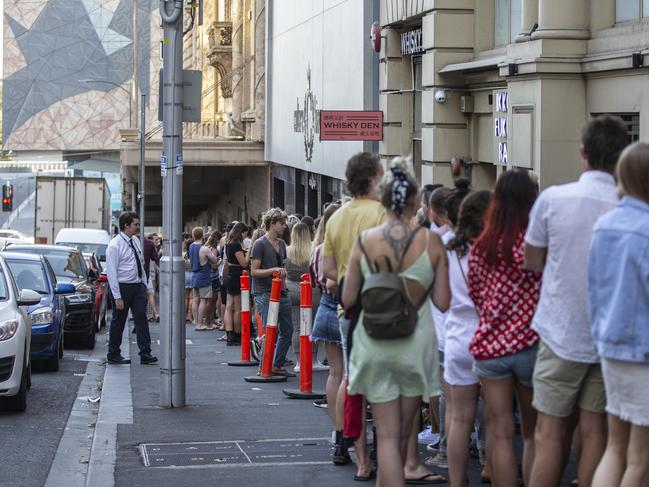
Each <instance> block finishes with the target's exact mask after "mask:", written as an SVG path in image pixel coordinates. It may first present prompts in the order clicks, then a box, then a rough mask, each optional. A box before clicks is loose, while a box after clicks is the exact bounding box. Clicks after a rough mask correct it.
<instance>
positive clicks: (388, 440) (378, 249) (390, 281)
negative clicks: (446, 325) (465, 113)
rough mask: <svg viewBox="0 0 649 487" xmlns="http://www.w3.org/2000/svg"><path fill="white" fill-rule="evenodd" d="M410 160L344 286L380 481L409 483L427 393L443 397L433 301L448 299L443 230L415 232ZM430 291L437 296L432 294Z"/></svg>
mask: <svg viewBox="0 0 649 487" xmlns="http://www.w3.org/2000/svg"><path fill="white" fill-rule="evenodd" d="M408 166H409V161H407V160H405V159H403V158H395V159H394V160H393V161H392V163H391V166H390V170H389V171H387V172H386V174H385V176H384V178H383V182H382V185H381V203H382V204H383V206H384V207H385V208H386V210H387V213H386V221H385V223H384V224H383V225H381V226H378V227H375V228H372V229H369V230H367V231H365V232H363V234H362V235H361V236H360V237H359V238H358V240H357V241H356V244H355V245H354V248H353V249H352V252H351V254H350V257H349V262H348V270H347V274H346V278H345V283H344V287H343V292H342V302H343V305H344V307H345V308H351V307H353V306H354V305H355V304H356V303H357V302H360V305H361V309H362V312H361V315H360V317H359V319H358V325H357V326H356V329H355V330H354V332H353V342H354V346H353V347H352V350H351V355H350V361H349V393H350V394H362V395H364V396H366V397H367V400H368V402H369V403H370V404H371V405H372V411H373V416H374V425H375V427H376V433H377V437H378V438H377V440H378V463H379V465H380V466H381V468H380V470H379V475H378V481H377V485H378V486H390V487H392V486H398V485H403V484H404V482H405V481H411V480H420V479H405V478H404V473H403V472H404V461H405V457H406V451H407V446H408V437H409V434H410V432H411V429H412V424H413V420H414V418H415V414H416V412H417V410H418V408H419V405H420V403H421V400H422V397H423V398H426V399H428V398H429V397H433V396H435V395H439V391H440V380H439V358H438V356H437V354H436V353H435V352H436V351H437V343H436V341H437V339H436V337H435V333H434V330H433V328H432V327H431V326H430V323H431V321H432V317H431V311H430V306H423V304H424V303H425V302H426V301H427V300H428V299H429V298H430V297H432V300H433V302H434V304H435V305H436V306H437V307H438V308H439V309H440V310H442V311H444V310H446V309H447V308H448V306H449V302H450V291H449V285H448V268H447V260H446V252H445V250H444V247H443V245H442V243H441V240H440V238H439V237H438V236H437V235H434V234H432V233H431V232H429V231H427V230H426V229H422V228H418V229H415V230H411V229H410V227H409V225H408V223H409V221H410V219H411V218H412V217H413V216H414V215H415V213H416V210H417V207H418V203H419V188H418V186H417V182H416V180H415V178H414V176H413V174H412V172H411V170H410V168H409V167H408ZM431 293H432V295H431Z"/></svg>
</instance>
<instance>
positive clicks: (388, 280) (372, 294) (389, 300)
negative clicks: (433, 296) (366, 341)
mask: <svg viewBox="0 0 649 487" xmlns="http://www.w3.org/2000/svg"><path fill="white" fill-rule="evenodd" d="M417 232H418V230H416V231H414V232H412V233H411V234H410V237H409V238H408V242H407V243H406V247H405V249H404V251H403V254H402V255H401V258H400V259H399V263H398V265H397V268H396V269H393V268H392V263H391V262H390V259H389V258H388V257H387V256H382V257H383V258H384V259H385V262H386V264H387V267H388V270H387V271H379V267H378V265H376V262H375V263H374V264H372V262H371V261H370V259H369V257H368V256H367V253H366V252H365V248H364V247H363V242H362V240H361V237H360V235H359V237H358V245H359V247H360V249H361V252H363V255H364V256H365V259H366V260H367V264H368V266H369V268H370V271H372V273H371V274H370V275H368V276H366V277H365V280H364V282H363V286H362V288H361V294H360V297H361V300H360V301H361V307H362V309H363V327H364V328H365V331H366V332H367V334H368V335H369V336H370V337H371V338H374V339H377V340H387V339H393V338H405V337H407V336H409V335H411V334H412V333H413V332H414V331H415V328H416V327H417V318H418V311H419V308H420V307H421V306H422V305H423V304H424V302H425V301H426V299H427V298H428V296H429V295H430V292H431V290H432V286H433V285H432V284H431V286H430V287H429V288H428V289H427V290H426V293H425V294H424V296H423V298H422V299H421V301H420V302H419V303H416V304H413V303H412V302H411V301H410V297H409V296H408V290H407V289H406V283H405V280H404V278H403V277H401V276H400V275H399V272H401V266H402V265H403V258H404V256H405V255H406V253H407V251H408V249H409V248H410V244H411V243H412V241H413V239H414V237H415V235H416V234H417Z"/></svg>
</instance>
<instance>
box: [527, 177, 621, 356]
mask: <svg viewBox="0 0 649 487" xmlns="http://www.w3.org/2000/svg"><path fill="white" fill-rule="evenodd" d="M617 202H618V196H617V191H616V187H615V180H614V179H613V176H612V175H610V174H608V173H605V172H602V171H586V172H584V173H583V174H582V175H581V177H580V178H579V181H577V182H575V183H570V184H564V185H561V186H552V187H550V188H548V189H546V190H545V191H544V192H543V193H542V194H541V196H539V198H538V199H537V200H536V203H535V204H534V207H533V208H532V212H531V214H530V222H529V226H528V228H527V233H526V235H525V242H527V243H528V244H530V245H532V246H534V247H539V248H546V249H547V257H546V261H545V268H544V269H543V282H542V284H541V297H540V299H539V303H538V305H537V308H536V313H535V314H534V319H533V320H532V328H533V329H534V330H536V332H537V333H538V334H539V335H540V336H541V338H542V340H543V341H544V342H545V344H546V345H547V346H548V347H550V349H551V350H552V351H553V352H554V353H555V354H557V355H558V356H559V357H561V358H563V359H565V360H570V361H573V362H582V363H597V362H599V357H598V355H597V352H596V350H595V345H594V344H593V339H592V336H591V332H590V321H589V317H588V276H587V274H588V272H587V271H588V265H587V260H588V249H589V248H590V243H591V239H592V234H593V227H594V226H595V223H596V222H597V220H598V219H599V217H600V216H602V215H603V214H604V213H607V212H608V211H609V210H611V209H613V208H614V207H615V205H616V204H617Z"/></svg>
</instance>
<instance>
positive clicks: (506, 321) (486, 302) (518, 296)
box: [467, 232, 541, 360]
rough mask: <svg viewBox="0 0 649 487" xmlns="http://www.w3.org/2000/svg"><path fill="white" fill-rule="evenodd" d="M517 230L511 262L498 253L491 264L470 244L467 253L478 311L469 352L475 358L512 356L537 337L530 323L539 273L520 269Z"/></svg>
mask: <svg viewBox="0 0 649 487" xmlns="http://www.w3.org/2000/svg"><path fill="white" fill-rule="evenodd" d="M524 235H525V232H521V234H520V235H519V237H518V239H517V240H516V245H515V246H514V248H513V262H512V263H511V264H508V263H506V262H505V261H504V259H502V256H500V255H499V259H498V260H499V263H498V265H496V266H495V267H491V266H490V265H489V264H487V263H486V262H485V260H484V256H483V255H482V253H481V252H480V251H479V250H478V249H476V247H475V246H474V247H473V248H472V250H471V254H470V255H469V273H468V276H467V277H468V281H469V295H470V296H471V299H473V302H474V303H475V305H476V309H477V310H478V313H479V314H480V323H479V326H478V330H477V331H476V332H475V335H473V338H472V339H471V343H470V345H469V352H470V353H471V355H473V357H474V358H475V359H476V360H489V359H494V358H498V357H503V356H506V355H513V354H515V353H518V352H521V351H523V350H525V349H527V348H529V347H531V346H532V345H534V344H535V343H536V342H537V341H538V339H539V337H538V335H537V334H536V332H534V330H532V328H531V323H532V317H533V316H534V311H535V309H536V303H537V302H538V300H539V292H540V290H541V273H539V272H531V271H527V270H525V269H523V260H524V259H523V246H524V240H523V237H524Z"/></svg>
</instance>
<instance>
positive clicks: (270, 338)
mask: <svg viewBox="0 0 649 487" xmlns="http://www.w3.org/2000/svg"><path fill="white" fill-rule="evenodd" d="M281 293H282V280H281V279H280V278H279V273H277V272H275V273H274V274H273V284H272V286H271V288H270V303H269V305H268V319H267V320H266V321H267V322H266V337H265V338H264V355H263V357H262V361H261V373H260V375H253V376H250V377H244V378H243V380H245V381H246V382H285V381H286V377H285V376H283V375H273V358H274V357H275V342H276V340H277V321H278V318H279V300H280V298H281Z"/></svg>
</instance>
